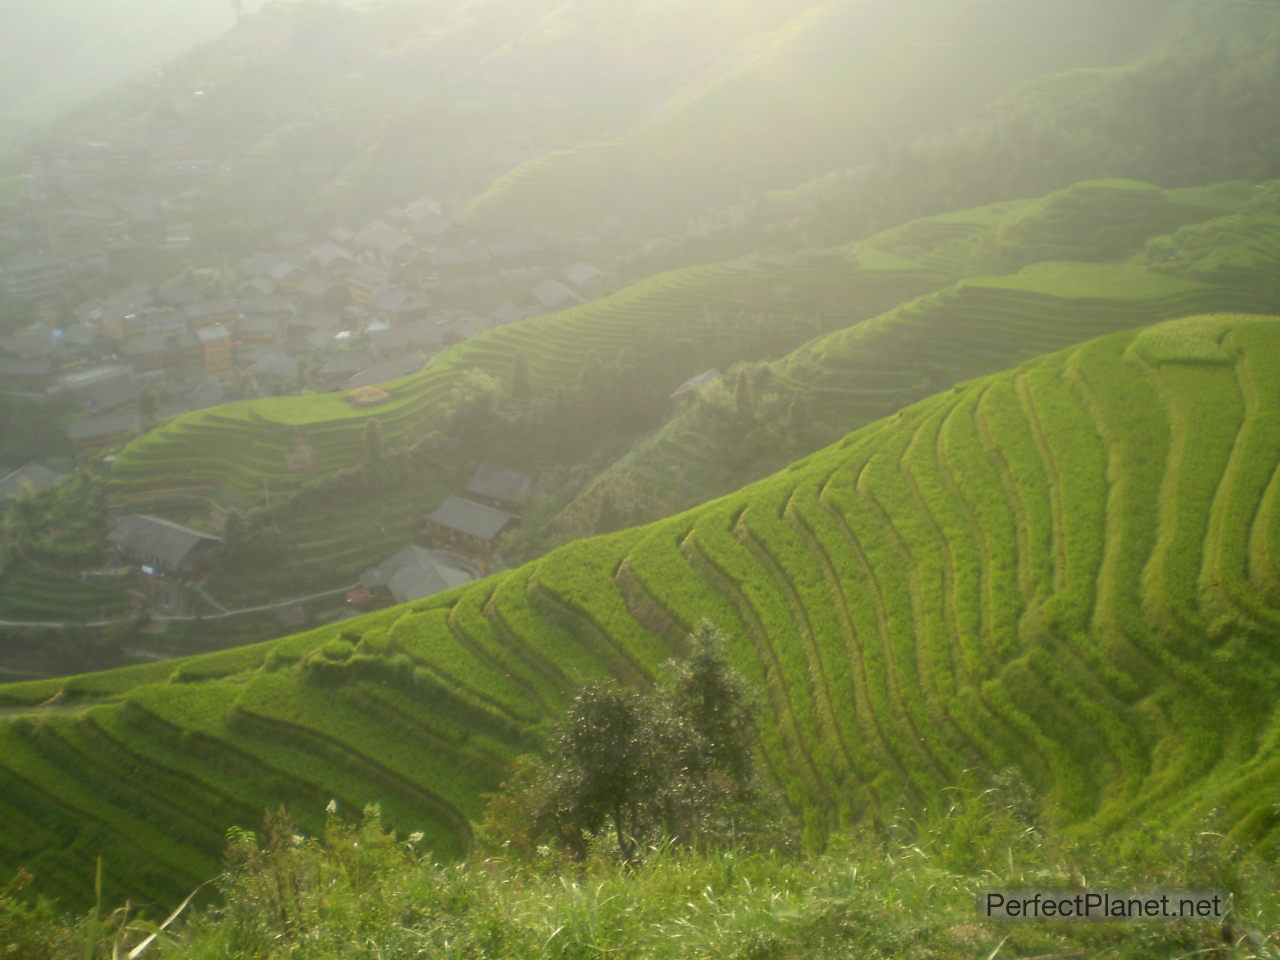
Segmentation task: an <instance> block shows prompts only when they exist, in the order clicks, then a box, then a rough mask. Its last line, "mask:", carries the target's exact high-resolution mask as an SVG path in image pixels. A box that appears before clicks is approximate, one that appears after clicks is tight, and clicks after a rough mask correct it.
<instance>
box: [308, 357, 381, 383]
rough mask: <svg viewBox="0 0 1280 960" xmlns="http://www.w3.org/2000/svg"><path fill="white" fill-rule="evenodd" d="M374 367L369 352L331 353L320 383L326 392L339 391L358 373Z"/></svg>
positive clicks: (326, 361) (321, 370) (322, 370)
mask: <svg viewBox="0 0 1280 960" xmlns="http://www.w3.org/2000/svg"><path fill="white" fill-rule="evenodd" d="M372 366H373V357H372V356H371V355H370V354H369V352H368V351H367V350H337V351H335V352H334V353H331V354H330V355H329V356H328V357H327V358H326V359H325V362H324V366H323V367H321V368H320V375H319V376H320V382H321V384H322V385H323V387H324V389H326V390H337V389H338V388H339V387H340V386H342V384H344V383H346V382H347V381H348V380H350V379H351V378H352V377H354V376H355V375H356V374H358V373H363V372H364V371H365V370H368V369H369V368H370V367H372Z"/></svg>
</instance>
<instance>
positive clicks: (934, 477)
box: [0, 315, 1280, 898]
mask: <svg viewBox="0 0 1280 960" xmlns="http://www.w3.org/2000/svg"><path fill="white" fill-rule="evenodd" d="M1278 385H1280V318H1268V317H1250V316H1239V315H1215V316H1207V317H1197V318H1191V319H1182V320H1176V321H1172V322H1168V323H1163V324H1159V325H1156V326H1153V327H1149V328H1145V329H1143V330H1140V331H1136V332H1135V331H1127V332H1121V333H1116V334H1112V335H1109V336H1106V337H1102V338H1099V339H1095V340H1091V341H1089V342H1088V343H1086V344H1084V345H1082V346H1079V347H1075V348H1072V349H1069V350H1066V351H1062V352H1059V353H1055V354H1052V355H1048V356H1045V357H1041V358H1036V359H1034V360H1031V361H1028V362H1027V363H1024V364H1022V365H1021V366H1020V367H1018V368H1016V369H1015V370H1012V371H1009V372H1005V373H1001V374H996V375H992V376H989V377H986V378H984V379H979V380H974V381H970V382H967V383H964V384H961V385H960V386H957V387H955V388H954V389H952V390H950V391H948V392H946V393H944V394H941V395H937V396H934V397H932V398H930V399H928V400H925V401H923V402H920V403H917V404H915V405H913V406H911V407H909V408H907V409H905V410H902V411H900V412H898V413H897V414H895V415H893V416H892V417H890V418H887V419H885V420H881V421H879V422H877V423H874V424H871V425H869V426H867V427H864V428H863V429H861V430H858V431H856V432H855V433H853V434H850V435H849V436H848V437H846V438H845V439H844V440H843V441H842V442H840V443H838V444H837V445H835V446H832V447H829V448H827V449H824V450H822V451H821V452H819V453H816V454H814V455H812V456H810V457H808V458H806V459H805V460H803V461H800V462H797V463H795V464H793V465H792V466H791V467H790V468H788V469H787V470H785V471H783V472H781V473H779V474H777V475H775V476H773V477H771V478H768V479H766V480H763V481H760V482H758V483H756V484H753V485H752V486H750V487H747V488H744V489H743V490H741V491H739V492H737V493H735V494H732V495H730V496H727V497H724V498H722V499H720V500H717V501H714V502H711V503H708V504H706V505H704V506H702V507H700V508H698V509H696V510H692V511H689V512H687V513H684V514H681V515H678V516H675V517H672V518H669V519H667V520H664V521H662V522H659V523H655V524H652V525H649V526H646V527H640V528H634V529H631V530H627V531H623V532H621V533H618V534H614V535H610V536H606V537H600V538H595V539H591V540H585V541H581V542H578V543H575V544H572V545H570V546H567V547H565V548H562V549H560V550H558V551H555V552H553V553H551V554H549V555H547V556H546V557H544V558H542V559H541V560H539V561H536V562H534V563H532V564H529V565H527V566H525V567H522V568H520V569H518V570H515V571H512V572H510V573H506V574H502V575H498V576H495V577H492V578H489V579H487V580H483V581H479V582H476V583H474V584H471V585H468V586H466V587H463V588H460V589H458V590H454V591H451V592H450V593H447V594H443V595H438V596H436V597H433V598H430V599H429V600H426V601H422V602H420V603H417V604H414V605H410V606H405V607H399V608H393V609H389V610H386V611H382V612H379V613H377V614H373V615H370V616H368V617H365V618H363V619H361V620H359V621H353V622H351V623H348V624H344V625H341V626H335V627H331V628H325V629H322V630H318V631H314V632H311V633H308V634H303V635H299V636H296V637H292V638H288V639H285V640H282V641H272V642H270V643H267V644H261V645H258V646H255V647H248V648H242V649H239V650H233V651H227V652H224V653H220V654H214V655H208V656H204V657H199V658H193V659H188V660H185V661H180V662H177V663H156V664H149V665H146V666H142V667H131V668H125V669H122V670H116V671H112V672H107V673H102V674H93V675H87V676H83V677H78V678H72V679H70V680H66V681H41V682H34V683H28V684H15V685H10V686H6V687H0V703H4V704H6V705H7V706H5V707H4V708H3V710H4V716H3V720H4V722H3V724H2V725H0V817H3V820H4V822H5V823H6V824H7V825H9V826H10V829H7V830H5V831H4V832H3V833H0V866H2V867H3V868H4V869H5V870H9V869H11V868H13V867H14V866H16V865H17V864H21V863H25V864H27V865H28V866H29V867H30V869H32V870H33V871H34V872H35V873H36V874H37V875H38V877H39V878H40V882H41V883H43V884H44V885H45V886H46V888H47V889H50V890H52V891H56V892H61V893H63V894H65V895H68V896H76V895H80V894H83V893H84V892H85V889H86V887H87V885H88V883H89V878H90V876H91V870H90V869H89V867H90V863H91V861H92V858H93V856H94V855H95V854H96V853H98V852H102V853H104V854H105V856H106V859H107V863H108V867H109V869H108V875H109V876H110V877H112V878H114V881H115V882H116V883H117V885H118V887H119V889H118V890H116V891H114V894H115V896H116V897H117V898H118V897H119V896H123V895H127V896H141V897H153V896H172V895H173V894H174V893H176V892H177V891H179V890H181V889H182V888H184V887H187V886H189V885H193V884H194V883H195V882H197V881H199V880H201V879H203V878H204V877H206V876H208V875H210V874H212V873H213V872H214V871H216V869H217V855H218V851H219V850H220V848H221V843H222V840H223V836H224V833H225V829H226V827H227V826H228V825H230V824H233V823H242V824H247V825H253V824H254V823H255V822H256V821H257V819H258V817H259V814H260V811H261V810H262V808H263V807H274V806H276V805H277V804H279V803H282V802H283V803H288V804H289V805H290V807H291V808H292V809H293V810H294V811H296V812H297V814H298V815H299V817H300V819H301V820H302V822H303V824H304V825H305V826H312V827H314V826H317V825H318V821H319V820H320V819H321V817H322V813H321V810H322V808H323V806H324V804H325V803H326V801H327V800H328V799H329V798H337V800H338V801H339V803H340V804H342V805H343V806H344V807H347V808H351V807H353V806H358V805H360V804H362V803H364V802H367V801H378V802H380V803H381V804H382V807H383V812H384V814H385V816H386V818H387V820H388V821H389V822H391V823H392V824H394V825H395V826H396V827H397V828H399V829H402V830H405V831H409V830H423V831H424V832H425V833H426V834H427V836H428V837H429V839H430V841H431V842H432V843H433V844H434V846H435V849H437V850H438V851H439V852H440V853H442V854H448V853H450V852H453V851H457V850H459V849H460V848H462V847H463V846H465V845H466V843H467V838H468V833H469V828H468V824H467V820H468V818H470V817H472V816H474V815H475V813H476V812H477V810H478V809H479V804H480V801H479V794H480V792H481V791H483V790H485V789H489V788H492V787H493V786H494V785H495V784H496V783H497V782H498V779H499V777H500V775H501V768H502V764H503V762H504V761H505V760H507V759H508V758H509V757H511V756H512V755H513V754H515V753H517V752H519V751H522V750H526V749H528V748H529V747H530V746H531V745H533V744H534V743H535V742H536V734H535V732H534V731H536V730H537V725H538V724H539V722H540V721H542V720H543V719H545V718H547V717H550V716H553V715H555V714H556V713H557V711H558V710H559V709H560V708H561V707H562V706H563V704H564V703H565V700H566V697H567V696H568V694H569V693H570V692H571V691H572V690H573V688H574V687H575V686H576V685H577V684H578V683H580V682H582V681H583V680H585V679H587V678H590V677H607V676H612V677H617V678H619V679H621V680H622V681H624V682H627V683H641V684H642V683H644V682H646V681H647V679H648V678H650V677H651V676H652V675H653V674H654V671H655V670H656V669H657V668H658V666H659V665H660V664H661V663H662V662H663V661H664V660H665V659H666V658H668V657H670V656H671V655H672V653H673V652H677V653H678V652H679V650H680V648H681V639H682V637H683V636H684V635H685V633H686V631H687V630H688V629H689V628H691V627H692V626H693V625H694V624H695V623H697V622H698V621H699V620H701V619H702V618H709V619H711V620H713V621H714V622H716V623H718V624H719V625H720V626H721V627H722V628H724V629H725V630H726V631H728V632H729V633H730V634H731V635H732V637H733V638H734V641H733V644H732V647H731V650H730V655H731V657H732V659H733V661H734V663H735V664H736V665H737V666H738V668H739V669H740V670H742V671H743V673H744V674H745V675H746V676H747V677H749V678H750V680H751V681H752V682H753V683H754V684H755V685H756V686H757V687H758V688H759V690H760V692H761V699H762V703H763V706H764V710H763V711H762V716H761V719H760V724H759V726H760V735H761V752H762V756H763V760H764V762H765V764H766V765H767V768H768V770H769V772H770V774H771V775H772V776H773V777H774V778H775V779H776V781H777V782H778V784H779V785H780V786H781V787H782V788H783V790H784V791H785V794H786V796H787V798H788V801H789V802H790V804H791V805H792V806H793V807H794V808H795V809H796V810H797V811H798V812H799V813H801V814H802V815H803V818H804V822H805V825H806V834H807V838H808V839H809V840H810V841H811V842H815V843H816V842H819V841H820V840H821V837H822V835H823V833H824V831H825V830H826V829H827V828H828V827H830V826H831V825H834V824H842V823H843V824H847V823H851V822H854V821H860V820H872V821H875V820H878V819H880V818H882V817H887V816H889V815H891V814H892V813H893V811H894V810H896V809H897V808H898V807H899V806H900V805H906V806H907V807H912V806H921V805H922V806H928V805H930V804H932V803H935V802H937V798H938V796H939V791H940V790H941V789H942V788H944V787H946V786H948V785H952V784H956V783H959V782H962V781H969V782H972V781H973V780H975V779H976V780H977V781H978V782H979V783H981V782H982V781H984V780H985V779H987V778H988V777H989V776H991V775H992V774H994V773H996V772H998V771H1002V770H1005V769H1008V768H1014V769H1016V770H1018V771H1019V772H1020V773H1021V774H1022V775H1023V776H1024V777H1025V778H1026V779H1027V780H1028V781H1029V782H1030V783H1031V784H1032V785H1033V787H1034V788H1035V790H1036V792H1037V794H1038V795H1040V796H1043V798H1044V816H1045V817H1046V819H1047V821H1048V822H1049V823H1051V824H1054V825H1057V826H1061V827H1065V828H1068V829H1070V830H1073V831H1075V832H1077V833H1078V834H1080V835H1082V836H1085V837H1090V836H1093V837H1102V836H1106V837H1108V838H1109V840H1110V841H1111V842H1123V839H1124V837H1125V836H1126V835H1127V834H1128V833H1129V832H1131V831H1139V832H1156V833H1157V834H1158V833H1159V831H1161V830H1168V831H1171V832H1173V833H1179V832H1181V833H1186V832H1188V831H1195V832H1198V831H1201V830H1203V829H1204V828H1205V824H1206V823H1207V822H1210V821H1209V819H1208V818H1209V816H1210V814H1209V811H1211V810H1213V811H1217V813H1216V814H1214V817H1215V819H1213V820H1212V823H1213V825H1214V827H1215V828H1216V829H1221V830H1222V831H1223V832H1225V834H1226V835H1227V836H1228V837H1229V839H1231V840H1233V841H1236V842H1238V843H1240V844H1243V845H1244V846H1246V847H1247V846H1254V845H1259V844H1264V843H1270V842H1274V841H1276V840H1277V839H1280V814H1278V813H1277V810H1276V807H1275V804H1274V799H1275V798H1274V784H1275V783H1276V778H1277V776H1278V775H1280V740H1278V739H1277V736H1276V731H1277V730H1278V729H1280V724H1278V723H1277V721H1280V714H1277V706H1276V702H1275V697H1274V691H1275V682H1276V678H1277V676H1280V650H1278V649H1277V647H1276V645H1275V643H1274V642H1273V641H1274V636H1275V631H1276V627H1277V625H1280V575H1278V571H1280V390H1278V389H1277V386H1278Z"/></svg>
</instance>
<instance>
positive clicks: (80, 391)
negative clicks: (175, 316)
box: [63, 338, 149, 413]
mask: <svg viewBox="0 0 1280 960" xmlns="http://www.w3.org/2000/svg"><path fill="white" fill-rule="evenodd" d="M148 339H149V338H148ZM63 383H64V384H65V385H66V386H67V389H68V390H69V391H70V392H71V395H72V396H73V397H75V399H76V401H77V402H78V403H79V404H80V406H82V407H84V408H85V409H86V410H88V411H89V412H91V413H98V412H100V411H102V410H114V409H115V408H116V407H122V406H124V405H125V404H129V403H133V402H134V401H135V400H137V399H138V385H137V384H136V383H134V381H133V374H132V373H131V372H130V371H129V370H128V369H126V368H121V367H114V368H107V370H106V371H104V375H103V376H100V377H96V378H94V379H92V380H87V381H84V382H81V383H68V382H67V381H65V380H64V381H63Z"/></svg>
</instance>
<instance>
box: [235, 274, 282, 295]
mask: <svg viewBox="0 0 1280 960" xmlns="http://www.w3.org/2000/svg"><path fill="white" fill-rule="evenodd" d="M278 289H279V288H278V287H276V284H275V281H274V280H272V279H271V278H270V277H268V276H267V275H266V274H265V273H264V274H261V275H259V276H256V277H250V278H249V279H248V280H246V281H245V282H244V283H242V284H240V286H238V287H236V296H238V297H242V298H243V297H270V296H272V295H274V294H275V293H276V292H277V291H278Z"/></svg>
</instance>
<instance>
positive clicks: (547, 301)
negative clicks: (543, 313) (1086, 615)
mask: <svg viewBox="0 0 1280 960" xmlns="http://www.w3.org/2000/svg"><path fill="white" fill-rule="evenodd" d="M530 293H532V295H533V299H535V300H537V301H538V302H539V303H540V304H542V305H543V306H544V307H548V308H555V307H563V306H568V305H570V304H575V303H581V302H582V298H581V297H579V296H578V295H577V294H576V293H574V292H573V291H572V290H570V289H569V288H568V287H566V286H565V285H564V284H563V283H561V282H560V281H558V280H543V281H542V282H541V283H540V284H538V285H537V286H536V287H534V288H533V290H531V291H530Z"/></svg>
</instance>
